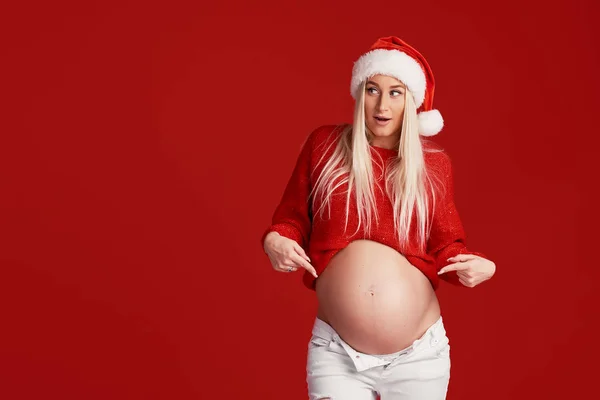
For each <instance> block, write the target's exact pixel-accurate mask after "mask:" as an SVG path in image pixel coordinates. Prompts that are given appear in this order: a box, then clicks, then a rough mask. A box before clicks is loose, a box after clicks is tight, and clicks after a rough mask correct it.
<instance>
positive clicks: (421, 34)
mask: <svg viewBox="0 0 600 400" xmlns="http://www.w3.org/2000/svg"><path fill="white" fill-rule="evenodd" d="M195 3H196V4H183V3H176V2H164V3H163V4H156V3H152V4H149V3H143V2H139V3H132V2H128V1H125V2H124V1H120V2H76V1H72V2H70V3H67V2H60V3H57V2H43V3H42V2H40V3H38V4H34V3H27V2H19V6H18V9H17V8H16V7H17V6H15V5H11V6H3V8H4V10H3V11H2V12H1V13H0V15H2V20H3V21H2V24H0V26H1V28H0V29H1V30H2V32H1V33H2V35H1V36H2V39H1V40H2V53H3V58H4V59H3V61H2V67H3V69H4V72H3V73H2V78H1V79H2V89H1V92H2V97H3V103H4V105H3V106H2V114H3V116H2V122H3V123H2V130H1V133H0V135H1V136H0V138H1V139H0V140H1V141H0V190H1V195H0V262H1V264H0V267H1V277H0V311H1V315H0V317H1V323H2V328H1V333H0V397H1V398H2V399H40V398H60V399H109V398H110V399H209V398H222V399H238V398H244V399H282V398H285V399H305V398H306V386H305V365H306V364H305V363H306V346H307V342H308V339H309V337H310V328H311V326H312V322H313V319H314V316H315V311H316V298H315V296H314V293H313V292H311V291H309V290H307V289H306V288H305V287H304V286H303V285H302V283H301V275H300V273H296V274H291V275H287V274H279V273H275V272H274V271H273V270H272V269H271V265H270V263H269V261H268V258H267V257H266V255H264V254H263V252H262V248H261V247H260V245H259V238H260V234H261V233H262V231H263V229H264V228H265V227H266V226H267V225H268V224H269V222H270V218H271V214H272V212H273V210H274V207H275V205H276V204H277V202H278V201H279V199H280V196H281V194H282V191H283V188H284V185H285V183H286V181H287V179H288V178H289V175H290V173H291V170H292V167H293V164H294V162H295V158H296V156H297V155H298V152H299V148H300V145H301V144H302V142H303V140H304V138H305V137H306V135H307V134H308V133H309V132H310V131H311V130H312V129H314V128H315V127H317V126H319V125H321V124H329V123H337V122H343V121H350V120H351V116H352V105H353V103H352V98H351V97H350V94H349V83H350V74H351V68H352V63H353V61H354V60H355V59H356V58H357V57H358V56H359V55H360V54H361V53H362V52H364V51H366V50H367V49H368V47H369V46H370V45H371V44H372V42H374V41H375V39H376V38H378V37H380V36H388V35H397V36H400V37H402V38H403V39H405V40H406V41H408V42H409V43H410V44H412V45H414V46H415V47H416V48H417V49H419V50H420V51H421V52H422V53H423V54H424V55H425V56H426V57H427V59H428V60H429V62H430V64H431V66H432V68H433V71H434V73H435V76H436V79H437V90H436V96H435V102H434V105H435V107H436V108H438V109H439V110H440V111H441V113H442V115H443V116H444V118H445V121H446V128H445V129H444V130H443V131H442V132H441V133H440V134H439V135H438V136H437V137H436V138H435V140H436V141H438V142H439V143H440V144H442V145H443V146H444V147H445V148H446V149H447V150H448V152H449V154H450V155H451V157H452V159H453V163H454V167H455V174H456V175H455V181H456V201H457V206H458V208H459V211H460V212H461V215H462V217H463V223H464V225H465V228H466V230H467V233H468V236H469V241H468V243H469V246H470V247H471V248H472V249H474V250H478V251H482V252H484V253H486V254H488V255H489V256H490V258H491V259H492V260H493V261H495V262H496V264H497V268H498V271H497V275H496V276H495V277H494V278H493V279H492V280H491V281H488V282H485V283H484V284H482V285H481V286H478V287H476V288H474V289H467V288H458V287H452V286H449V285H448V284H447V283H442V286H441V288H440V289H439V292H438V293H439V297H440V302H441V304H442V313H443V315H444V317H445V324H446V328H447V330H448V335H449V337H450V340H451V343H452V346H453V348H452V378H451V381H450V388H449V394H448V399H482V398H485V399H490V400H491V399H507V398H510V399H532V398H533V399H549V398H562V399H565V398H584V397H588V398H589V396H590V395H591V394H592V393H593V392H595V391H596V390H595V389H596V385H595V383H596V382H595V381H596V380H597V372H598V368H597V361H598V357H599V356H600V352H599V346H598V339H597V336H598V334H597V331H595V327H594V326H593V323H594V322H595V321H596V319H597V317H598V311H597V308H598V305H599V301H598V300H599V299H598V296H597V289H596V283H597V279H598V277H599V273H598V257H597V256H596V255H595V250H596V249H597V247H596V245H595V243H594V241H593V239H594V234H596V235H597V229H596V227H597V226H598V225H597V224H596V222H597V219H596V216H594V215H592V212H591V211H590V210H592V204H591V200H590V197H589V196H590V195H591V190H590V191H589V192H588V194H587V195H586V193H585V190H587V189H586V188H585V187H584V185H586V184H587V185H588V187H589V186H590V185H589V184H590V182H592V183H593V182H596V183H595V184H593V185H594V186H595V185H597V178H596V177H595V174H596V171H597V169H595V168H594V167H595V165H593V163H594V162H595V161H597V156H596V153H597V151H596V148H595V146H594V145H593V143H592V139H594V136H595V134H596V131H597V127H596V126H595V125H592V118H594V116H595V113H596V112H597V109H598V105H599V101H598V93H599V89H600V84H599V83H600V81H599V79H598V77H597V75H596V73H597V71H598V68H599V67H600V65H599V61H598V59H599V54H598V49H599V48H600V46H599V40H598V38H600V35H599V32H598V28H597V15H598V14H597V9H596V8H595V7H596V6H595V5H594V3H595V2H594V1H592V0H589V1H572V0H569V1H567V0H560V1H554V2H553V4H552V5H548V4H547V2H541V1H539V2H532V1H529V2H526V1H520V0H519V1H517V0H508V1H505V2H502V3H482V2H479V1H452V2H449V1H432V2H398V1H394V2H388V1H384V2H378V3H367V4H365V3H362V2H354V3H352V4H350V3H349V2H343V3H342V2H340V3H339V4H333V3H331V4H320V3H316V2H315V3H314V4H309V3H304V2H303V3H300V2H298V3H293V4H288V5H283V3H286V4H287V3H288V2H275V1H273V2H271V3H270V4H268V3H266V2H261V3H257V2H251V3H252V4H251V5H250V4H247V2H242V1H238V2H235V3H233V2H226V3H225V2H222V3H220V5H219V6H216V5H210V6H207V5H204V4H201V3H203V2H195ZM301 4H302V5H301ZM7 7H10V9H8V8H7ZM594 178H595V179H594Z"/></svg>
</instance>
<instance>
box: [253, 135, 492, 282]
mask: <svg viewBox="0 0 600 400" xmlns="http://www.w3.org/2000/svg"><path fill="white" fill-rule="evenodd" d="M335 128H336V126H335V125H326V126H321V127H319V128H317V129H315V130H314V131H313V132H311V134H310V135H309V136H308V137H307V139H306V141H305V143H304V145H303V146H302V150H301V151H300V155H299V157H298V159H297V161H296V166H295V168H294V170H293V172H292V174H291V178H290V179H289V181H288V183H287V186H286V188H285V191H284V193H283V196H282V198H281V201H280V203H279V205H278V206H277V208H276V209H275V212H274V214H273V219H272V224H271V225H270V226H269V227H268V228H267V229H266V230H265V231H264V233H263V235H262V237H261V245H263V246H264V239H265V236H266V235H267V234H268V233H269V232H272V231H276V232H278V233H279V234H280V235H282V236H285V237H287V238H290V239H293V240H295V241H296V242H297V243H298V244H299V245H300V246H302V248H303V249H304V250H305V251H306V253H307V255H308V257H309V258H310V259H311V265H312V266H313V267H315V269H316V271H317V275H320V274H321V272H323V270H324V269H325V268H326V267H327V265H328V263H329V261H330V260H331V258H332V257H333V256H334V255H335V254H336V253H337V252H338V251H340V250H342V249H343V248H345V247H346V246H347V245H348V244H349V243H350V242H352V241H354V240H357V239H369V240H374V241H377V242H380V243H383V244H385V245H387V246H390V247H392V248H394V249H396V250H397V251H399V252H401V253H402V254H403V255H404V256H405V257H406V259H407V260H408V261H409V262H410V263H411V264H412V265H414V266H415V267H416V268H418V269H419V270H420V271H421V272H423V274H425V276H426V277H427V278H428V279H429V280H430V282H431V284H432V286H433V288H434V290H436V289H437V288H438V286H439V278H441V279H444V280H446V281H448V282H450V283H452V284H454V285H457V286H463V285H462V284H461V283H460V282H459V280H458V276H457V274H456V271H450V272H446V273H444V274H442V275H438V274H437V272H438V271H439V270H440V269H441V268H443V267H444V266H446V265H448V264H450V262H448V261H447V259H448V258H450V257H452V256H455V255H457V254H465V253H468V254H475V255H479V256H481V257H484V258H486V257H485V255H484V254H482V253H478V252H472V251H468V250H467V247H466V245H465V232H464V229H463V226H462V223H461V220H460V217H459V215H458V212H457V210H456V206H455V203H454V200H453V197H454V188H453V178H452V166H451V161H450V158H449V157H448V155H447V154H445V153H443V152H436V153H429V152H424V157H425V163H426V166H427V168H428V169H429V170H430V171H431V172H433V173H436V174H438V176H439V177H440V178H441V179H442V180H443V182H444V183H445V188H446V190H445V191H444V192H441V193H440V194H439V195H438V196H436V207H435V210H430V214H429V217H430V218H431V212H434V216H433V218H434V219H433V221H432V227H431V232H430V237H429V239H428V241H427V249H426V251H421V250H419V248H418V245H417V241H416V237H415V235H414V231H415V229H414V226H415V225H414V224H415V222H416V215H415V217H414V219H413V221H412V225H411V232H412V233H413V234H412V237H411V240H410V243H409V245H408V246H407V248H405V249H404V250H403V251H401V249H400V246H399V242H398V239H397V235H396V234H395V233H394V223H393V208H392V203H391V201H390V200H389V197H388V196H387V195H386V194H385V193H384V191H383V190H375V196H376V197H375V199H376V206H377V209H378V214H379V225H377V224H376V223H375V222H373V226H372V228H371V234H370V236H369V237H367V236H365V234H364V232H363V231H362V228H361V230H359V232H358V233H356V234H354V232H355V231H356V227H357V226H358V218H357V214H356V205H355V203H353V201H355V197H354V195H352V196H351V198H350V209H349V211H350V215H349V218H348V227H347V230H346V232H344V224H345V212H346V196H345V195H337V196H332V198H331V203H330V204H331V216H330V217H329V215H328V210H327V208H326V209H325V211H324V213H323V218H321V217H320V216H319V215H315V216H314V217H313V215H312V207H311V200H310V199H309V194H310V192H311V189H312V185H313V184H314V182H315V181H316V179H317V178H318V176H319V174H320V173H321V171H322V169H323V166H324V165H325V163H326V160H327V159H329V157H330V156H331V154H332V153H333V150H334V149H335V143H331V141H336V140H338V139H339V137H340V135H339V133H341V131H342V129H338V130H337V131H335V132H334V130H335ZM338 128H339V126H338ZM332 133H333V134H332ZM330 144H331V146H329V145H330ZM370 148H371V149H372V152H378V153H379V154H380V155H381V156H382V157H383V159H384V161H387V160H388V159H389V158H391V157H397V155H398V152H397V151H396V150H390V149H384V148H381V147H376V146H370ZM324 151H327V154H325V158H323V160H321V157H322V156H323V153H324ZM375 157H376V156H375ZM320 160H321V161H320ZM319 161H320V162H319ZM317 164H318V165H317ZM379 164H380V163H379V162H378V160H377V161H375V160H374V161H373V174H374V178H375V179H376V180H377V179H380V178H381V177H382V174H383V173H384V171H383V170H382V168H381V167H380V166H379ZM315 166H317V168H316V169H315ZM313 170H314V171H313ZM311 171H313V172H312V173H311ZM381 182H383V181H381ZM382 186H384V185H382ZM347 189H348V185H347V184H345V185H342V186H341V187H338V188H337V189H336V194H337V193H346V192H347ZM442 194H443V197H440V196H441V195H442ZM430 200H431V197H430ZM317 204H319V203H317ZM430 204H432V203H431V201H430ZM317 279H318V278H317ZM315 281H316V279H315V277H314V276H312V275H311V274H310V273H309V272H308V271H306V270H305V271H304V276H303V282H304V284H305V285H306V287H308V288H309V289H312V290H315Z"/></svg>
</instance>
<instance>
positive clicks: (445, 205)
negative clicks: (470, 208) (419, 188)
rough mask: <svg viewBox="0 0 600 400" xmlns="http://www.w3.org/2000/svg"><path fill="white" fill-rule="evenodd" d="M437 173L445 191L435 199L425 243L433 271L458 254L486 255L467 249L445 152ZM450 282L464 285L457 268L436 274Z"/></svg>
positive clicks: (448, 158) (446, 263)
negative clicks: (431, 259)
mask: <svg viewBox="0 0 600 400" xmlns="http://www.w3.org/2000/svg"><path fill="white" fill-rule="evenodd" d="M440 155H441V156H442V158H441V162H440V173H441V178H442V181H443V182H444V187H445V190H443V191H442V196H438V198H436V206H435V210H434V211H435V212H434V216H433V220H432V226H431V232H430V236H429V240H428V242H427V253H428V254H429V255H430V256H431V257H433V259H434V260H435V267H436V272H438V271H439V270H440V269H442V268H443V267H445V266H446V265H448V264H451V262H449V261H447V259H448V258H450V257H454V256H456V255H458V254H473V255H477V256H480V257H484V258H486V256H485V255H484V254H483V253H479V252H474V251H469V250H468V249H467V246H466V235H465V231H464V228H463V225H462V222H461V219H460V216H459V214H458V211H457V209H456V204H455V202H454V178H453V171H452V163H451V160H450V157H448V155H447V154H444V153H441V154H440ZM439 277H440V279H443V280H445V281H447V282H449V283H451V284H453V285H457V286H463V284H462V283H460V281H459V279H458V275H457V273H456V271H449V272H446V273H444V274H441V275H439Z"/></svg>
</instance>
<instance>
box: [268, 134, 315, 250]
mask: <svg viewBox="0 0 600 400" xmlns="http://www.w3.org/2000/svg"><path fill="white" fill-rule="evenodd" d="M316 133H317V130H314V131H313V132H312V133H311V134H310V135H308V136H307V138H306V139H305V141H304V144H303V145H302V147H301V150H300V154H299V156H298V157H297V159H296V165H295V167H294V169H293V171H292V174H291V177H290V178H289V180H288V182H287V185H286V187H285V190H284V192H283V196H282V197H281V200H280V202H279V204H278V205H277V207H276V208H275V212H274V213H273V218H272V221H271V225H270V226H269V227H268V228H267V229H266V230H265V231H264V232H263V235H262V237H261V240H260V242H261V245H262V246H263V248H264V240H265V237H266V236H267V234H268V233H270V232H273V231H275V232H277V233H279V234H280V235H281V236H285V237H287V238H289V239H292V240H295V241H296V242H297V243H298V244H299V245H300V246H301V247H302V248H304V249H305V250H306V246H307V244H308V241H309V237H310V231H311V225H312V210H311V207H310V201H309V195H310V191H311V177H310V168H311V158H312V151H313V148H314V144H315V136H316Z"/></svg>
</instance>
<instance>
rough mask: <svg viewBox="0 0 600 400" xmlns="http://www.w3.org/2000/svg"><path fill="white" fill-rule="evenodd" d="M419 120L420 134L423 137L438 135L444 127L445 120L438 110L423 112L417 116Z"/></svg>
mask: <svg viewBox="0 0 600 400" xmlns="http://www.w3.org/2000/svg"><path fill="white" fill-rule="evenodd" d="M417 118H418V119H419V133H420V134H421V135H422V136H433V135H436V134H438V133H439V132H440V131H441V130H442V128H443V127H444V119H443V118H442V114H440V112H439V111H438V110H429V111H422V112H420V113H419V114H417Z"/></svg>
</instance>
